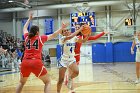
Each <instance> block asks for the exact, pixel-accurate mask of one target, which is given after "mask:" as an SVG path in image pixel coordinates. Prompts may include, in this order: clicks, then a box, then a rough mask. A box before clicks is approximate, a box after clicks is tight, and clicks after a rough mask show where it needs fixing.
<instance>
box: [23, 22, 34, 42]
mask: <svg viewBox="0 0 140 93" xmlns="http://www.w3.org/2000/svg"><path fill="white" fill-rule="evenodd" d="M26 21H27V19H23V20H21V24H22V30H23V27H24V25H25V23H26ZM31 26H32V22H30V23H29V26H28V28H27V29H28V31H29V30H30V28H31ZM22 39H23V40H24V36H23V35H22Z"/></svg>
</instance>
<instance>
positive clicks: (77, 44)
mask: <svg viewBox="0 0 140 93" xmlns="http://www.w3.org/2000/svg"><path fill="white" fill-rule="evenodd" d="M77 38H83V36H77ZM81 46H82V42H76V43H75V49H74V52H75V55H76V54H80V48H81Z"/></svg>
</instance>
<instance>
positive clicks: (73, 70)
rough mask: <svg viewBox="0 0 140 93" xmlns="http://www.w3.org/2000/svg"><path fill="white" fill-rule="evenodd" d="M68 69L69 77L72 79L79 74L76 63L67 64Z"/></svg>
mask: <svg viewBox="0 0 140 93" xmlns="http://www.w3.org/2000/svg"><path fill="white" fill-rule="evenodd" d="M69 69H70V70H71V74H70V78H71V79H73V78H75V77H77V76H78V75H79V68H78V66H77V64H76V63H72V64H71V65H69Z"/></svg>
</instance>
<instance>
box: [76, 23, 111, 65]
mask: <svg viewBox="0 0 140 93" xmlns="http://www.w3.org/2000/svg"><path fill="white" fill-rule="evenodd" d="M79 28H80V25H79V24H77V25H76V26H75V30H78V29H79ZM105 34H108V31H103V32H101V33H100V34H98V35H95V36H89V38H88V41H90V40H96V39H98V38H100V37H101V36H103V35H105ZM77 37H78V38H83V37H85V36H83V35H82V33H81V32H80V33H79V34H78V35H77ZM81 46H82V42H76V45H75V50H74V51H75V59H76V63H77V65H79V62H80V48H81Z"/></svg>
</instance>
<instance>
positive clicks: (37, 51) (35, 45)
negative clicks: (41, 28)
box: [23, 34, 48, 59]
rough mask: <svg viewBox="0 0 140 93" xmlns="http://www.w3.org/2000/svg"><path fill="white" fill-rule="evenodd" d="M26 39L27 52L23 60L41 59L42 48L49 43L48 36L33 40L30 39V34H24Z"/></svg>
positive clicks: (35, 37) (33, 38) (36, 37)
mask: <svg viewBox="0 0 140 93" xmlns="http://www.w3.org/2000/svg"><path fill="white" fill-rule="evenodd" d="M24 37H25V45H24V46H25V51H24V57H23V59H32V58H35V59H41V58H42V57H41V53H42V47H43V45H44V43H45V42H46V41H47V39H48V36H47V35H42V36H39V35H37V36H34V37H32V38H31V39H29V38H28V34H24Z"/></svg>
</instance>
